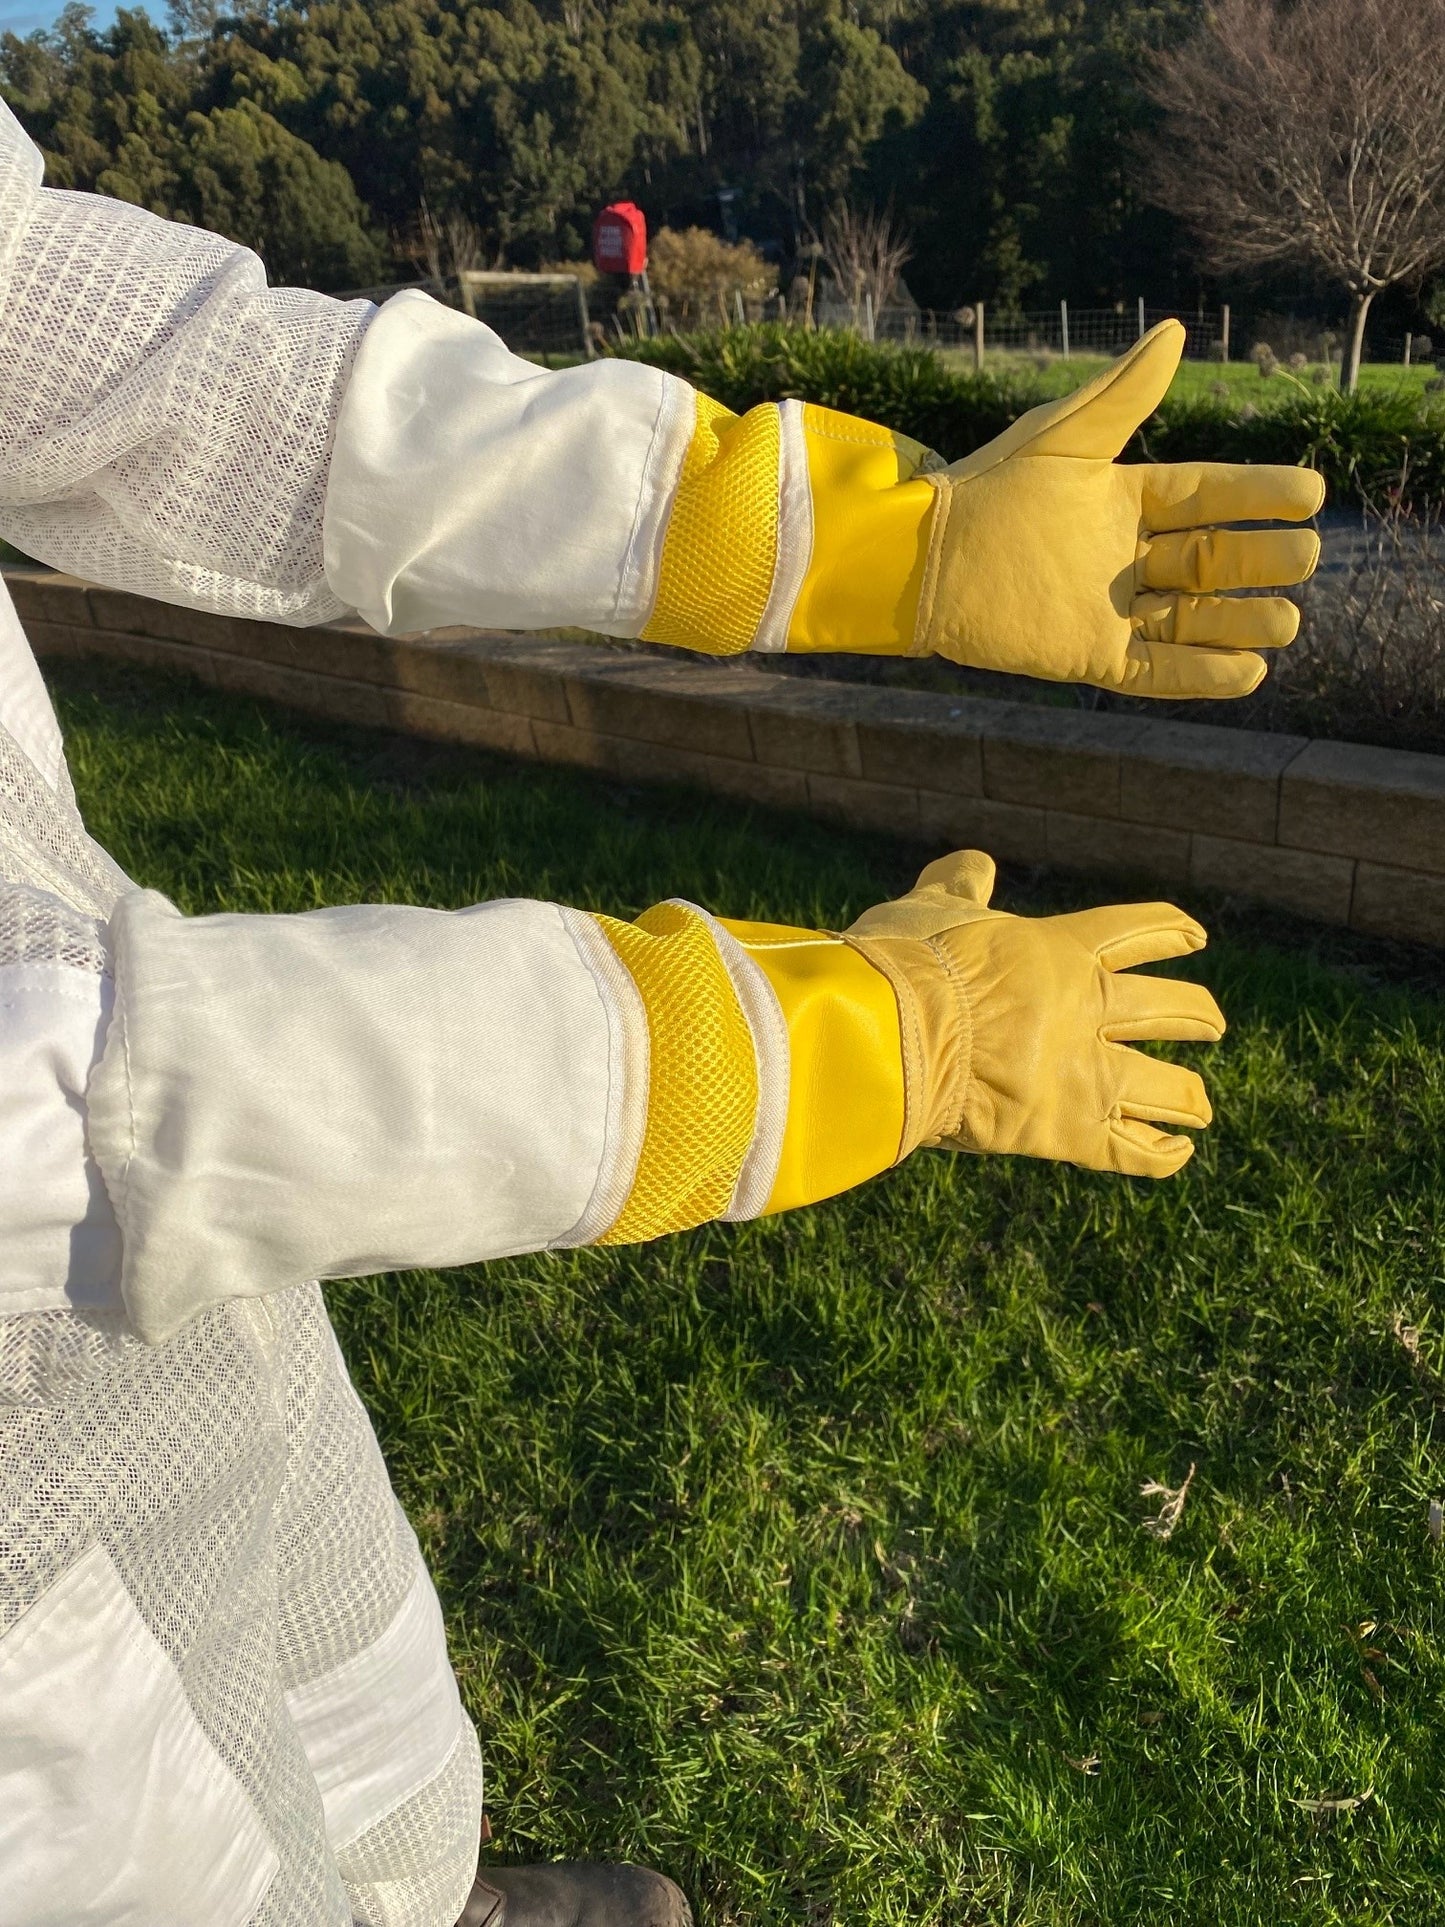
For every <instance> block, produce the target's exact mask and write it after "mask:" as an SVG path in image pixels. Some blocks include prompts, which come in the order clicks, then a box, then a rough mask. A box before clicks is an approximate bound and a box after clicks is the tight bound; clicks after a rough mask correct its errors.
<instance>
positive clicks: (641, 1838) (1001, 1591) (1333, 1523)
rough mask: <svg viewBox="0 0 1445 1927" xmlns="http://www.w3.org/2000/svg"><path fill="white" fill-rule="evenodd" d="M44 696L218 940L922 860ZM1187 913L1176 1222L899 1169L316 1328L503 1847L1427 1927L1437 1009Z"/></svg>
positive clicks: (406, 754)
mask: <svg viewBox="0 0 1445 1927" xmlns="http://www.w3.org/2000/svg"><path fill="white" fill-rule="evenodd" d="M50 673H51V676H52V678H53V681H54V682H55V684H56V685H57V687H58V691H59V696H60V699H61V707H62V712H63V718H64V721H65V724H66V727H67V730H68V734H69V738H70V744H71V752H72V758H73V764H74V769H75V776H76V782H77V787H78V789H79V793H80V797H81V801H82V804H83V806H84V807H85V809H86V812H87V815H88V817H89V820H90V823H91V825H92V827H93V828H94V830H95V831H96V833H97V834H98V835H99V836H100V837H101V838H102V839H103V840H104V841H105V842H106V843H107V844H108V845H109V846H110V848H111V849H112V850H114V851H115V853H116V855H117V856H118V857H119V858H120V860H121V861H122V862H123V863H124V864H125V865H126V866H127V867H128V868H129V869H130V870H131V872H132V873H133V874H134V875H135V876H137V877H138V878H140V879H142V880H143V881H144V882H146V883H148V884H152V885H155V886H156V887H158V888H160V889H162V890H165V891H167V892H169V893H170V894H171V895H172V896H174V897H175V898H176V899H177V900H178V901H179V902H180V903H181V904H182V905H183V906H184V907H185V908H186V909H187V910H190V911H206V910H213V909H219V908H222V907H226V908H232V909H242V910H301V909H306V908H309V907H312V906H314V905H318V904H323V903H332V902H346V901H351V900H356V899H364V898H388V899H407V900H416V901H420V902H425V903H433V904H462V903H466V902H469V901H473V900H475V899H478V898H483V897H488V896H493V895H498V894H507V893H526V894H533V895H539V896H554V897H557V898H560V899H563V900H566V901H570V902H574V903H581V904H585V905H590V906H594V907H597V908H605V909H607V910H610V911H613V912H617V913H621V914H630V913H633V912H635V911H636V910H638V909H640V908H641V907H642V906H643V905H645V904H647V903H648V902H651V901H653V900H654V899H656V898H658V897H661V896H665V895H668V894H670V893H674V892H682V893H686V894H690V895H694V896H696V897H697V898H699V899H700V900H701V901H703V902H704V903H707V904H710V905H711V906H713V907H714V908H717V909H719V910H725V911H729V912H732V913H734V914H739V915H746V916H767V917H773V918H778V919H782V920H786V921H789V922H800V923H810V922H822V923H828V924H836V923H837V922H838V921H839V920H841V919H845V918H847V917H849V916H850V915H851V914H853V913H855V912H856V911H858V910H859V909H861V908H862V907H863V906H864V905H866V904H868V903H870V902H872V901H874V900H876V899H878V898H879V897H882V896H884V895H888V894H892V893H896V892H897V890H898V889H899V888H900V887H901V886H904V885H905V884H906V883H907V882H908V881H910V880H911V875H912V871H913V867H914V865H915V863H916V861H917V857H918V854H919V853H918V852H916V851H913V850H908V849H904V848H900V847H897V846H895V845H893V844H890V843H889V842H887V841H886V840H882V839H878V838H870V837H863V836H858V835H852V834H849V833H846V832H843V831H834V830H829V829H825V828H822V827H820V826H818V825H816V824H811V823H807V822H804V821H799V820H795V819H790V818H787V817H782V816H770V815H766V814H763V813H760V812H752V811H749V810H747V809H745V808H743V807H740V806H733V805H730V804H727V803H723V802H720V801H714V800H706V799H700V798H697V797H693V796H690V795H687V794H683V793H678V792H653V791H645V790H633V789H628V788H624V787H618V786H613V785H609V784H606V783H602V782H599V781H595V780H592V779H589V778H586V777H583V776H580V775H577V774H573V773H571V772H565V771H556V770H535V769H530V768H526V767H523V766H520V765H515V764H510V763H507V762H504V761H501V760H495V759H487V758H483V757H480V756H475V755H471V754H464V753H461V752H451V751H445V750H439V749H432V748H428V747H426V746H424V745H419V744H415V743H406V742H400V741H397V740H394V739H388V738H383V737H378V736H372V735H369V734H367V733H366V732H363V731H348V730H343V729H340V728H331V727H328V726H325V725H322V724H314V723H311V722H307V721H304V720H299V719H296V718H294V717H291V716H289V715H287V714H286V713H284V712H281V711H278V710H267V709H264V708H261V707H259V706H255V705H251V704H247V703H240V702H232V701H229V700H225V699H221V698H217V697H214V696H211V695H206V694H202V693H200V692H198V691H196V690H194V689H193V688H191V687H190V686H188V685H186V684H183V683H173V682H168V681H166V680H164V679H161V678H152V677H149V676H142V675H139V674H135V673H130V672H124V671H120V670H113V669H108V668H104V669H103V668H101V667H98V666H95V665H84V664H69V665H65V664H56V665H53V666H52V669H51V672H50ZM1098 895H1099V889H1098V888H1097V887H1091V886H1089V885H1087V884H1083V883H1079V882H1077V881H1060V880H1058V879H1055V880H1052V881H1050V880H1049V879H1047V878H1045V879H1040V878H1037V877H1033V878H1031V877H1028V876H1024V875H1012V876H1006V878H1005V881H1004V889H1003V896H1004V899H1005V901H1006V902H1007V903H1008V904H1010V905H1011V906H1013V907H1016V908H1019V909H1023V910H1040V909H1045V908H1053V907H1062V906H1063V905H1065V904H1079V903H1082V902H1084V901H1088V900H1094V899H1096V898H1097V897H1098ZM1191 902H1192V900H1191ZM1194 907H1201V906H1197V905H1196V906H1194ZM1202 907H1203V909H1204V910H1205V913H1206V917H1207V919H1208V920H1209V921H1210V922H1211V923H1212V925H1213V926H1214V928H1215V929H1216V933H1217V941H1216V943H1215V944H1214V946H1213V947H1212V948H1211V950H1210V951H1209V952H1208V953H1207V954H1206V956H1205V957H1204V958H1202V959H1199V960H1197V962H1196V964H1195V966H1194V968H1195V969H1196V970H1197V972H1198V974H1199V975H1201V976H1203V977H1205V978H1206V979H1207V980H1208V982H1209V983H1210V984H1211V985H1212V986H1213V987H1214V989H1215V991H1216V993H1217V994H1218V995H1219V997H1220V998H1221V1000H1222V1002H1223V1004H1224V1006H1225V1009H1226V1010H1227V1011H1228V1013H1229V1015H1230V1018H1231V1020H1232V1029H1231V1032H1230V1035H1229V1037H1228V1038H1227V1039H1226V1041H1225V1042H1224V1044H1223V1045H1222V1046H1220V1047H1219V1048H1218V1049H1217V1050H1215V1051H1213V1052H1212V1053H1208V1054H1207V1069H1208V1073H1209V1076H1210V1080H1211V1088H1212V1092H1213V1096H1214V1102H1215V1107H1216V1112H1217V1116H1218V1122H1217V1123H1216V1125H1215V1127H1214V1128H1213V1130H1212V1131H1211V1132H1209V1133H1208V1134H1207V1137H1206V1140H1205V1142H1204V1144H1203V1147H1202V1149H1201V1152H1200V1154H1199V1156H1198V1157H1197V1158H1196V1159H1195V1161H1194V1163H1193V1164H1192V1165H1191V1166H1190V1167H1189V1168H1188V1169H1187V1171H1186V1172H1185V1174H1184V1175H1183V1176H1182V1177H1181V1178H1180V1179H1178V1180H1176V1181H1175V1182H1173V1183H1170V1184H1167V1185H1164V1186H1159V1187H1148V1186H1145V1185H1143V1184H1139V1183H1131V1182H1124V1181H1118V1180H1110V1179H1107V1178H1104V1177H1098V1176H1093V1175H1089V1174H1084V1173H1080V1172H1076V1171H1072V1170H1064V1169H1059V1168H1046V1167H1043V1166H1038V1165H1032V1164H1028V1163H1024V1162H1013V1161H1009V1160H998V1161H979V1160H973V1159H966V1158H965V1159H950V1158H948V1157H945V1156H942V1155H938V1154H934V1153H925V1154H923V1155H921V1156H919V1157H917V1158H915V1159H914V1160H913V1161H912V1162H911V1163H910V1165H909V1166H908V1167H907V1168H906V1169H904V1170H903V1171H902V1172H900V1173H898V1174H896V1175H894V1176H891V1177H888V1178H887V1179H884V1180H880V1181H878V1182H876V1183H874V1184H872V1185H870V1186H868V1187H866V1188H865V1189H863V1190H861V1191H859V1192H857V1193H855V1194H854V1195H852V1196H850V1197H848V1198H846V1199H844V1200H842V1201H840V1202H837V1203H834V1204H831V1205H829V1206H827V1207H824V1208H819V1209H816V1210H812V1211H807V1212H802V1213H798V1214H796V1215H795V1216H792V1217H790V1218H788V1219H785V1220H782V1221H780V1222H777V1223H774V1224H765V1225H753V1226H744V1227H733V1228H712V1229H707V1230H704V1231H701V1232H698V1233H696V1234H693V1235H690V1236H686V1237H679V1238H673V1239H667V1240H663V1241H662V1242H660V1243H658V1244H655V1245H652V1246H647V1247H642V1248H638V1249H633V1250H623V1251H605V1252H586V1253H582V1254H569V1255H559V1256H543V1257H536V1258H526V1259H518V1260H512V1261H508V1262H506V1263H500V1264H494V1265H489V1266H484V1267H480V1266H479V1267H476V1268H474V1269H469V1270H459V1271H454V1272H450V1273H445V1274H437V1273H414V1274H409V1275H407V1276H405V1277H387V1278H375V1279H369V1280H364V1281H360V1282H351V1283H345V1284H340V1285H336V1286H334V1287H332V1288H331V1289H330V1290H329V1292H328V1296H329V1299H330V1303H331V1306H332V1310H333V1314H334V1316H335V1318H336V1321H337V1324H338V1327H339V1329H340V1333H341V1338H342V1343H343V1346H344V1348H345V1351H346V1354H347V1357H348V1359H349V1360H350V1363H351V1366H352V1370H353V1372H354V1374H355V1376H356V1379H357V1383H358V1385H359V1386H360V1389H361V1391H362V1394H363V1396H364V1398H365V1399H366V1401H367V1404H368V1405H369V1407H370V1409H371V1411H372V1413H373V1415H374V1418H375V1421H376V1424H377V1428H378V1430H379V1432H380V1435H381V1439H382V1442H383V1445H384V1446H385V1449H386V1452H387V1456H388V1458H389V1461H390V1464H391V1467H392V1470H393V1474H394V1476H395V1479H396V1483H397V1486H398V1489H399V1491H400V1493H401V1496H402V1498H403V1501H404V1503H405V1504H406V1506H407V1508H408V1511H409V1512H410V1514H411V1516H412V1518H413V1519H414V1521H415V1522H416V1524H417V1527H418V1529H419V1531H420V1533H421V1536H422V1540H423V1543H424V1545H425V1548H426V1551H427V1553H428V1555H429V1557H430V1559H431V1561H432V1564H433V1568H434V1570H435V1572H436V1574H437V1577H438V1581H439V1585H440V1588H441V1594H442V1599H443V1602H444V1604H445V1607H446V1610H447V1615H448V1619H449V1622H450V1626H451V1633H452V1640H453V1652H454V1656H455V1659H456V1662H457V1666H458V1670H459V1673H460V1677H461V1680H462V1685H463V1690H464V1692H465V1695H466V1697H467V1700H468V1703H469V1705H470V1707H471V1709H472V1711H473V1712H474V1714H475V1715H476V1717H477V1719H478V1721H479V1723H480V1726H481V1730H482V1734H483V1744H484V1748H485V1751H486V1753H487V1755H488V1757H489V1760H490V1763H491V1765H490V1771H491V1795H490V1803H491V1811H492V1815H493V1820H494V1824H495V1826H496V1829H497V1843H496V1850H497V1851H499V1852H501V1853H504V1854H506V1855H508V1856H511V1857H516V1858H527V1857H533V1856H536V1855H539V1854H542V1855H557V1854H577V1853H598V1854H612V1855H623V1854H625V1855H635V1856H645V1857H647V1858H649V1859H651V1860H653V1861H654V1862H656V1863H657V1864H660V1865H661V1866H663V1867H666V1868H667V1869H669V1870H670V1871H672V1872H673V1873H674V1874H675V1875H677V1877H678V1878H680V1879H681V1880H682V1881H683V1882H684V1883H685V1885H686V1886H687V1887H688V1889H689V1891H690V1892H691V1894H692V1895H693V1897H694V1900H695V1902H696V1903H697V1906H698V1910H699V1917H700V1922H701V1923H704V1924H705V1927H720V1924H721V1923H725V1922H726V1923H740V1924H741V1923H747V1927H763V1924H764V1923H774V1922H776V1923H798V1924H799V1927H804V1924H806V1927H824V1924H825V1923H832V1922H837V1923H839V1927H844V1924H845V1923H846V1924H847V1927H852V1924H853V1923H874V1922H877V1923H883V1922H889V1923H899V1927H902V1924H903V1923H908V1927H919V1924H920V1923H932V1922H940V1923H944V1922H946V1923H950V1927H965V1924H966V1927H1005V1924H1006V1923H1014V1922H1028V1923H1031V1924H1036V1927H1065V1924H1066V1923H1067V1927H1086V1924H1087V1927H1095V1924H1096V1923H1097V1924H1098V1927H1124V1923H1135V1922H1138V1923H1145V1922H1148V1923H1154V1922H1160V1921H1165V1920H1168V1921H1170V1922H1171V1923H1178V1927H1206V1923H1207V1927H1245V1923H1248V1927H1277V1923H1281V1922H1286V1921H1288V1922H1291V1923H1293V1922H1301V1923H1310V1924H1311V1927H1314V1924H1316V1923H1318V1924H1319V1927H1324V1923H1346V1922H1348V1923H1352V1927H1366V1924H1368V1927H1427V1923H1429V1922H1431V1921H1434V1920H1438V1919H1440V1918H1442V1917H1445V1612H1442V1605H1441V1576H1442V1571H1445V1547H1442V1546H1440V1545H1438V1544H1435V1543H1432V1537H1431V1532H1430V1529H1429V1522H1430V1504H1431V1501H1432V1500H1433V1499H1435V1498H1437V1497H1439V1498H1445V1462H1442V1455H1441V1438H1442V1428H1445V1331H1442V1329H1441V1327H1440V1321H1439V1317H1438V1313H1437V1307H1438V1301H1439V1296H1440V1289H1441V1285H1442V1282H1445V1278H1442V1274H1445V1199H1442V1185H1441V1148H1440V1147H1441V1145H1442V1143H1445V1056H1442V1050H1445V984H1442V980H1441V976H1440V974H1439V972H1438V970H1437V969H1436V967H1435V965H1433V964H1432V963H1431V962H1430V961H1429V960H1428V959H1424V958H1420V957H1417V958H1413V959H1412V958H1411V957H1410V956H1409V955H1407V954H1406V953H1402V952H1392V951H1389V950H1387V949H1385V948H1384V947H1380V946H1371V945H1366V944H1364V943H1360V942H1354V941H1351V940H1348V939H1344V938H1338V939H1336V938H1325V937H1319V936H1315V935H1312V934H1311V933H1310V932H1309V931H1308V930H1307V929H1305V928H1304V927H1302V926H1296V925H1291V924H1288V923H1286V922H1283V921H1273V920H1271V919H1269V918H1267V917H1264V916H1262V915H1258V916H1256V915H1253V914H1250V913H1246V912H1243V911H1240V910H1238V909H1230V908H1229V907H1228V906H1224V905H1219V904H1214V905H1210V904H1208V903H1206V904H1204V905H1203V906H1202ZM478 1021H481V1022H485V1021H486V1015H485V1012H479V1013H478ZM1195 1055H1196V1058H1197V1059H1198V1060H1202V1059H1204V1058H1205V1056H1206V1054H1205V1053H1202V1052H1201V1053H1196V1054H1195ZM1191 1466H1194V1467H1195V1468H1196V1470H1195V1474H1194V1478H1193V1483H1192V1485H1191V1487H1190V1489H1189V1493H1188V1498H1187V1504H1186V1505H1185V1508H1184V1512H1183V1516H1182V1518H1181V1520H1180V1522H1179V1524H1178V1526H1177V1529H1176V1530H1175V1531H1174V1532H1173V1534H1172V1536H1171V1537H1169V1538H1167V1539H1165V1538H1162V1537H1154V1536H1151V1535H1150V1533H1149V1531H1148V1530H1147V1526H1148V1523H1149V1521H1150V1520H1152V1519H1155V1518H1157V1516H1158V1515H1159V1513H1160V1509H1161V1503H1162V1501H1161V1499H1160V1497H1159V1496H1157V1495H1156V1496H1154V1497H1145V1496H1142V1495H1141V1490H1140V1488H1141V1486H1143V1485H1144V1484H1145V1483H1146V1482H1148V1481H1153V1482H1156V1483H1158V1484H1161V1485H1165V1486H1168V1487H1171V1488H1177V1487H1179V1486H1180V1485H1181V1483H1182V1482H1183V1480H1184V1479H1185V1477H1186V1475H1187V1474H1188V1472H1189V1470H1190V1467H1191Z"/></svg>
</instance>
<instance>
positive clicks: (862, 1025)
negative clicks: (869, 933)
mask: <svg viewBox="0 0 1445 1927" xmlns="http://www.w3.org/2000/svg"><path fill="white" fill-rule="evenodd" d="M724 928H725V929H727V930H728V931H729V932H730V934H731V935H732V936H734V937H735V938H736V939H737V941H738V943H739V944H740V945H741V947H742V949H743V950H744V951H745V952H746V954H747V955H748V956H749V957H750V958H751V959H752V960H753V962H754V963H756V964H757V965H758V967H759V968H760V969H761V970H762V972H763V974H764V976H765V977H766V978H767V980H768V982H769V983H770V984H771V986H772V989H773V993H774V995H775V996H776V998H777V1000H778V1005H779V1007H780V1009H781V1011H782V1014H783V1021H784V1023H785V1024H786V1025H787V1032H788V1109H787V1118H786V1121H785V1124H784V1127H783V1140H782V1148H781V1151H780V1152H779V1156H778V1164H777V1171H776V1175H775V1177H774V1180H773V1188H772V1191H771V1194H770V1195H769V1197H768V1201H767V1203H766V1205H765V1206H764V1207H763V1208H764V1210H765V1211H766V1212H769V1213H771V1212H776V1211H789V1210H792V1209H793V1208H794V1207H795V1206H797V1205H802V1204H815V1203H817V1202H818V1200H819V1199H821V1198H831V1197H834V1196H836V1195H837V1193H838V1192H840V1191H847V1190H850V1189H851V1188H852V1187H853V1186H854V1185H855V1184H862V1183H863V1182H864V1180H865V1179H867V1178H871V1177H876V1176H877V1174H878V1173H879V1172H880V1171H885V1170H887V1169H888V1167H889V1166H890V1165H892V1164H896V1163H897V1162H898V1159H899V1158H900V1157H901V1156H902V1155H903V1134H904V1113H905V1105H904V1068H903V1063H904V1060H903V1052H902V1048H901V1044H900V1009H899V1004H898V1001H897V999H896V997H895V995H894V992H893V989H892V986H891V983H890V980H889V979H888V978H887V977H886V976H880V975H879V973H878V971H877V970H876V969H874V968H873V966H872V965H871V964H870V963H869V962H868V960H867V959H866V958H865V957H864V956H863V955H862V954H861V952H860V951H859V950H858V949H857V948H856V946H853V945H850V944H848V943H846V942H844V940H843V939H842V938H840V937H833V936H828V935H826V934H825V933H823V932H820V931H817V930H795V929H791V928H789V927H787V926H786V925H780V924H756V923H732V922H725V924H724Z"/></svg>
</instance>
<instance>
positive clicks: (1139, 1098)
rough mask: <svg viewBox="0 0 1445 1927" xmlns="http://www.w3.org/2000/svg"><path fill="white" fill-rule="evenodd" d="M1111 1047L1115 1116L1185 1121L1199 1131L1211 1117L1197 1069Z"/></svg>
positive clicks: (1147, 1121) (1159, 1121) (1151, 1121)
mask: <svg viewBox="0 0 1445 1927" xmlns="http://www.w3.org/2000/svg"><path fill="white" fill-rule="evenodd" d="M1113 1049H1114V1053H1115V1056H1116V1059H1117V1062H1116V1064H1115V1075H1116V1077H1117V1080H1118V1091H1119V1095H1118V1097H1117V1098H1116V1099H1115V1102H1114V1110H1113V1115H1114V1116H1115V1117H1132V1118H1135V1119H1137V1120H1138V1122H1139V1123H1141V1124H1187V1125H1189V1126H1190V1127H1191V1129H1194V1130H1202V1129H1203V1128H1204V1126H1205V1125H1206V1124H1208V1123H1209V1122H1210V1120H1211V1119H1212V1118H1213V1116H1214V1109H1213V1106H1212V1105H1211V1104H1210V1102H1209V1095H1208V1093H1207V1092H1206V1090H1205V1088H1204V1079H1203V1078H1202V1077H1201V1076H1200V1075H1199V1073H1198V1071H1194V1070H1191V1069H1190V1068H1189V1066H1188V1065H1187V1064H1173V1063H1170V1061H1169V1060H1168V1059H1167V1058H1164V1057H1146V1056H1145V1054H1144V1052H1143V1051H1141V1050H1125V1049H1122V1048H1120V1047H1119V1046H1117V1045H1116V1046H1113Z"/></svg>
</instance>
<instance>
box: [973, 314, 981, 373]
mask: <svg viewBox="0 0 1445 1927" xmlns="http://www.w3.org/2000/svg"><path fill="white" fill-rule="evenodd" d="M973 365H974V367H975V368H982V366H983V303H982V302H981V301H975V302H974V304H973Z"/></svg>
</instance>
